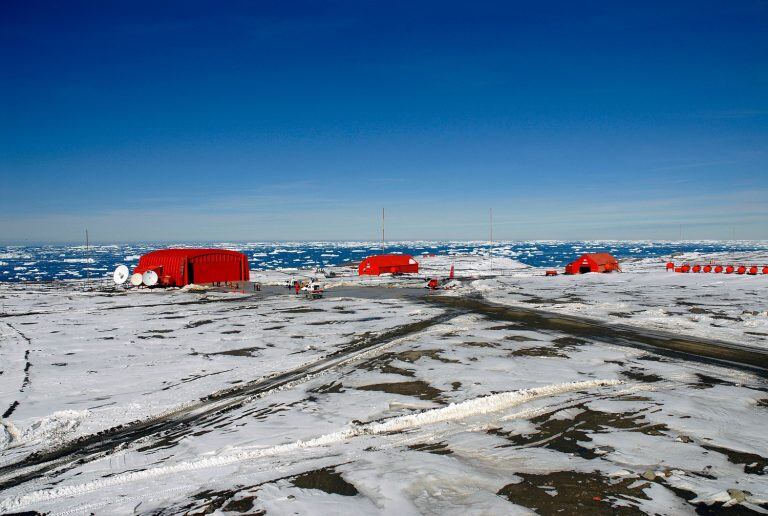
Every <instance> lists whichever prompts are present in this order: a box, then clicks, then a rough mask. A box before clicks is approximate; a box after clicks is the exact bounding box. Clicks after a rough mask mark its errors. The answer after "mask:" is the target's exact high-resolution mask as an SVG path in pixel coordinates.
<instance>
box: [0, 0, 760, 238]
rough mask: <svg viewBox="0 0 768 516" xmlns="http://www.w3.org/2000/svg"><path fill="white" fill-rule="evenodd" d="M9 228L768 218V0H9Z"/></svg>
mask: <svg viewBox="0 0 768 516" xmlns="http://www.w3.org/2000/svg"><path fill="white" fill-rule="evenodd" d="M2 9H3V15H2V16H0V66H1V69H2V70H3V72H2V74H3V78H2V79H0V179H1V182H0V242H3V243H24V242H41V241H50V242H61V241H78V240H80V239H82V233H83V229H84V228H85V227H88V228H89V229H90V232H91V234H92V235H93V238H94V239H95V240H98V241H104V242H123V241H158V240H272V239H279V240H297V239H298V240H315V239H332V240H343V239H371V240H375V239H377V238H378V235H379V231H380V229H379V214H380V210H381V207H382V206H384V207H385V208H386V209H387V229H388V231H387V233H388V238H391V239H484V238H487V234H488V228H487V226H488V223H487V219H488V209H489V207H493V210H494V219H495V227H494V234H495V236H496V237H497V238H501V239H602V238H610V239H646V238H655V239H676V238H678V236H679V234H680V224H682V225H683V237H684V238H691V239H692V238H708V239H722V238H730V237H731V236H732V234H733V230H734V228H735V231H736V236H737V238H745V239H746V238H749V239H768V4H766V3H765V2H760V1H758V0H755V1H751V0H744V1H740V2H725V1H723V2H709V1H696V2H637V3H633V4H628V3H623V2H609V1H606V2H584V3H577V2H541V3H539V2H450V1H440V2H364V1H350V2H315V1H311V2H291V1H285V0H282V1H276V2H259V1H253V2H236V1H235V2H226V3H221V2H197V1H183V2H182V1H179V2H173V1H171V2H138V1H137V2H96V1H94V2H50V3H48V2H36V1H28V2H15V3H10V2H8V3H5V4H4V5H3V7H2Z"/></svg>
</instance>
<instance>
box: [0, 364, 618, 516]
mask: <svg viewBox="0 0 768 516" xmlns="http://www.w3.org/2000/svg"><path fill="white" fill-rule="evenodd" d="M622 383H623V382H622V381H620V380H615V379H596V380H587V381H581V382H570V383H563V384H554V385H547V386H544V387H534V388H531V389H521V390H517V391H508V392H500V393H496V394H491V395H489V396H481V397H477V398H471V399H469V400H466V401H462V402H459V403H451V404H450V405H448V406H445V407H440V408H436V409H429V410H425V411H422V412H417V413H413V414H406V415H402V416H395V417H393V418H390V419H385V420H383V421H372V422H370V423H364V424H354V423H353V424H351V425H349V426H347V427H346V428H345V429H343V430H339V431H337V432H333V433H330V434H325V435H321V436H318V437H315V438H312V439H308V440H299V441H294V442H291V443H287V444H279V445H275V446H271V447H269V448H256V449H251V448H241V449H234V450H231V451H229V452H228V453H226V454H223V455H219V456H213V457H205V458H198V459H195V460H190V461H186V462H181V463H178V464H174V465H170V466H157V467H154V468H150V469H144V470H141V471H133V472H127V473H121V474H118V475H114V476H110V477H106V478H101V479H99V480H93V481H90V482H84V483H81V484H75V485H68V486H61V487H53V488H50V489H45V490H40V491H33V492H31V493H27V494H23V495H20V496H18V497H14V498H7V499H5V500H0V510H9V511H15V510H19V509H21V508H24V507H25V506H27V505H31V504H35V503H42V502H47V501H50V500H55V499H58V498H64V497H69V496H78V495H81V494H85V493H89V492H93V491H97V490H99V489H104V488H107V487H114V486H120V485H124V484H128V483H131V482H136V481H141V480H150V479H153V478H158V477H162V476H167V475H174V474H178V473H184V472H188V471H199V470H202V469H207V468H215V467H224V466H228V465H231V464H237V463H241V462H248V461H252V460H255V459H260V458H263V457H274V456H280V455H284V454H287V453H292V452H296V451H300V450H305V449H310V448H321V447H326V446H329V445H334V444H337V443H341V442H345V441H349V440H351V439H354V438H358V437H365V436H377V435H386V434H391V433H398V432H403V431H408V430H414V429H419V428H422V427H424V426H429V425H434V424H437V423H447V422H452V421H458V420H463V419H466V418H468V417H473V416H478V415H485V414H490V413H495V412H499V411H502V410H506V409H509V408H513V407H517V406H519V405H522V404H524V403H528V402H530V401H533V400H536V399H540V398H547V397H552V396H557V395H560V394H566V393H571V392H579V391H584V390H594V389H599V388H602V387H614V386H617V385H621V384H622Z"/></svg>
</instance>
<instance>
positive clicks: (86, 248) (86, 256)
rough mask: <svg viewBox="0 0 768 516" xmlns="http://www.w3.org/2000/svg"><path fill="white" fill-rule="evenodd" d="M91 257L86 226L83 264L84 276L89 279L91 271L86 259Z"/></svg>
mask: <svg viewBox="0 0 768 516" xmlns="http://www.w3.org/2000/svg"><path fill="white" fill-rule="evenodd" d="M90 258H91V243H90V241H89V239H88V228H85V265H86V268H85V269H86V273H85V276H86V278H88V280H90V279H91V271H90V267H88V261H89V260H90Z"/></svg>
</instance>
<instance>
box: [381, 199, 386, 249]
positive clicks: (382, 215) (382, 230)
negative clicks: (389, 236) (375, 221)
mask: <svg viewBox="0 0 768 516" xmlns="http://www.w3.org/2000/svg"><path fill="white" fill-rule="evenodd" d="M384 247H385V245H384V207H383V206H382V208H381V251H382V252H384Z"/></svg>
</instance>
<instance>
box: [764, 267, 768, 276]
mask: <svg viewBox="0 0 768 516" xmlns="http://www.w3.org/2000/svg"><path fill="white" fill-rule="evenodd" d="M763 274H768V265H766V266H765V267H763Z"/></svg>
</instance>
